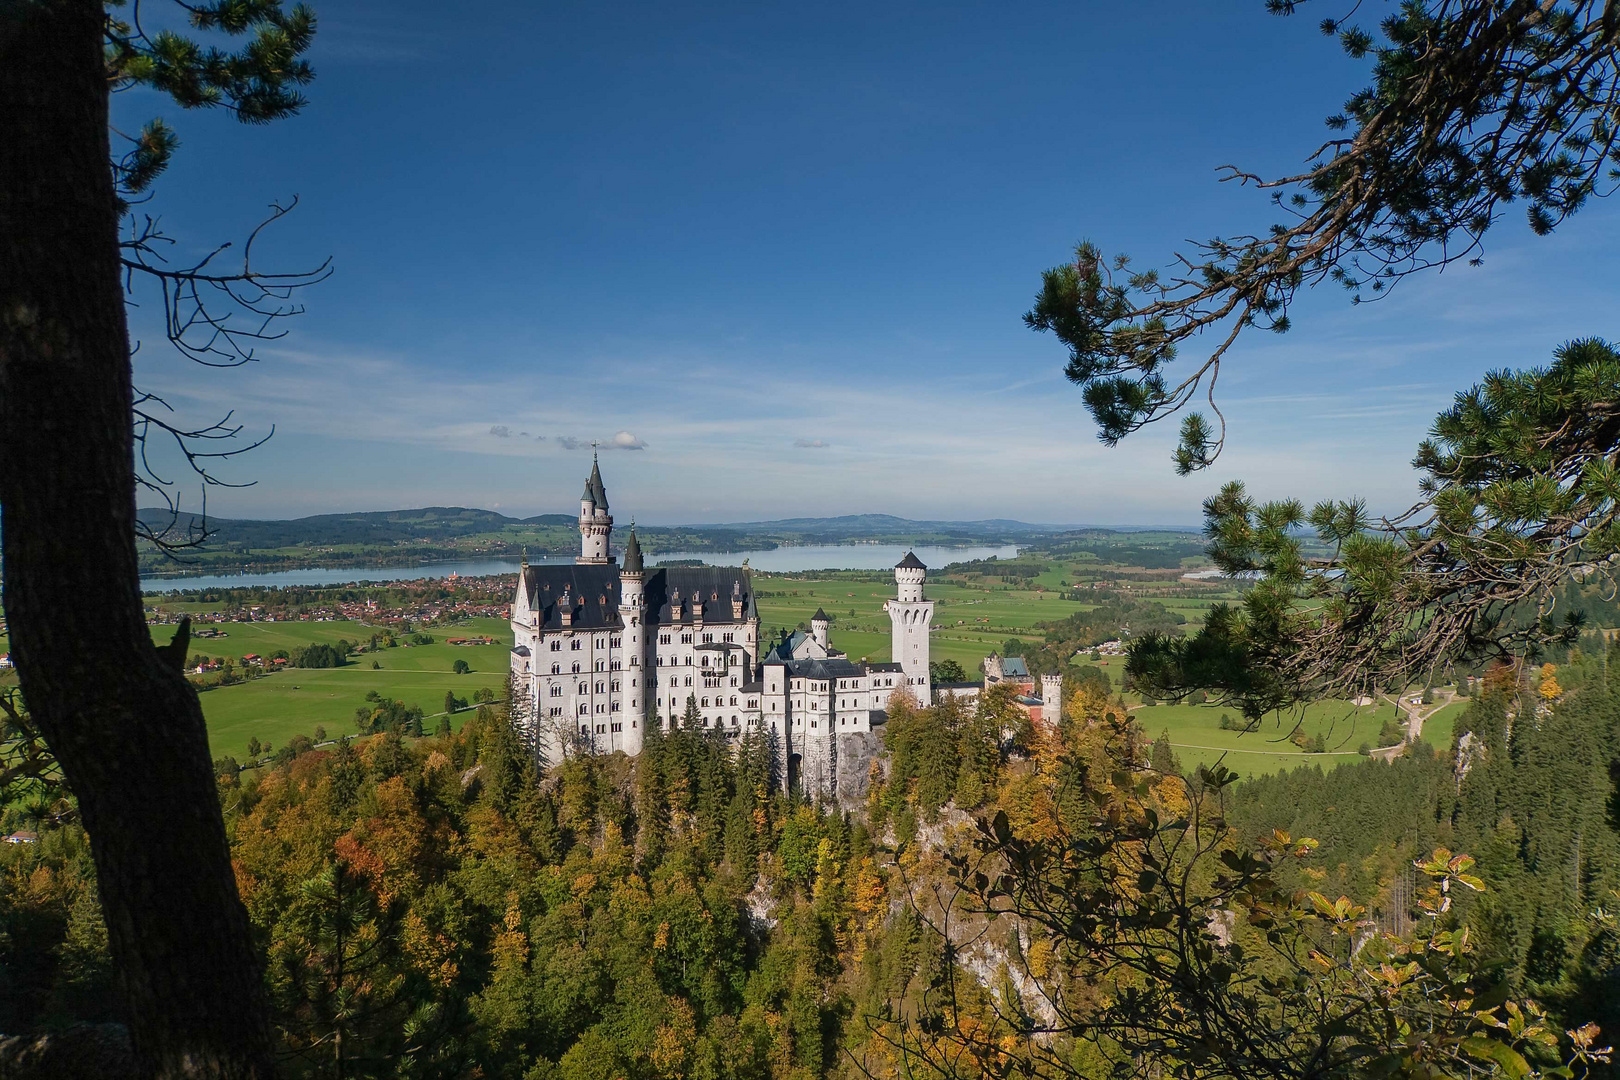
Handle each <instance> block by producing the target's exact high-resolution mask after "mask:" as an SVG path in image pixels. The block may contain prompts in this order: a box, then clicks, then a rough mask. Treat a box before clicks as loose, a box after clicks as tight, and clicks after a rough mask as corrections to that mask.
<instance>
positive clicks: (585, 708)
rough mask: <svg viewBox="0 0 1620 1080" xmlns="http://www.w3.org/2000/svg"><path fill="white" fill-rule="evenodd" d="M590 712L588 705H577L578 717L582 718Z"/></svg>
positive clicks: (581, 703) (582, 703)
mask: <svg viewBox="0 0 1620 1080" xmlns="http://www.w3.org/2000/svg"><path fill="white" fill-rule="evenodd" d="M590 711H591V707H590V706H589V705H587V704H585V703H584V702H583V701H582V702H580V703H579V715H581V716H584V715H585V714H586V713H588V712H590Z"/></svg>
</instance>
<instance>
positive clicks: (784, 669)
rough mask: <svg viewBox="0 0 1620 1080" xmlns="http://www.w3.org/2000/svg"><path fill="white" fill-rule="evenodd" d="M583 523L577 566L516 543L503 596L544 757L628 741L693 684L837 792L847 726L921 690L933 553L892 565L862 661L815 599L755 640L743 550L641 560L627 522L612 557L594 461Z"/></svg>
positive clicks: (704, 707)
mask: <svg viewBox="0 0 1620 1080" xmlns="http://www.w3.org/2000/svg"><path fill="white" fill-rule="evenodd" d="M579 535H580V553H579V556H578V558H576V559H575V560H574V565H573V566H530V565H529V564H528V560H526V559H525V560H524V564H523V569H522V572H521V573H520V574H519V577H518V584H517V592H516V595H515V596H514V597H513V600H512V636H513V645H512V675H513V677H514V680H515V682H516V684H517V685H518V686H519V687H523V688H526V689H527V690H528V694H529V701H528V706H529V716H528V717H526V718H524V722H525V723H527V724H529V725H532V733H533V735H534V737H535V739H536V741H537V744H538V746H539V749H540V750H541V752H542V753H544V754H545V756H546V759H547V760H548V761H552V762H556V761H560V760H562V759H563V758H564V757H565V756H569V755H572V754H575V753H611V752H613V751H615V750H622V751H624V752H625V753H627V754H638V753H640V752H641V746H642V739H643V736H644V734H645V731H646V725H648V724H659V725H662V726H663V727H665V728H666V729H667V728H672V727H674V726H676V725H677V724H679V723H680V721H681V717H682V716H683V715H684V713H685V712H686V705H687V700H688V699H689V698H690V699H695V700H696V702H697V707H698V711H699V712H700V713H701V714H702V716H703V725H704V727H706V728H711V729H719V730H721V731H724V732H725V733H726V735H727V737H729V738H733V739H735V738H739V737H741V736H742V735H743V734H744V733H746V732H761V733H765V734H767V735H768V736H769V737H770V739H771V741H772V743H773V744H774V745H775V747H776V752H777V757H778V762H779V764H780V766H781V775H782V777H783V781H784V783H788V784H791V783H794V782H795V781H797V782H800V783H802V784H803V786H804V788H805V789H806V790H816V791H823V792H833V791H836V790H837V787H838V765H839V760H840V756H841V753H840V743H841V742H847V740H844V739H843V738H842V737H844V736H850V735H861V734H867V733H870V732H871V730H872V727H873V725H874V724H881V723H882V722H883V720H884V718H885V716H886V715H887V710H888V707H889V699H890V697H891V696H893V695H894V694H895V693H896V692H898V691H906V692H909V693H910V694H911V696H912V697H913V698H915V699H916V700H917V701H919V702H922V703H924V704H927V703H928V702H929V700H930V698H931V696H932V695H931V689H932V688H931V686H930V683H929V678H928V632H929V625H930V623H931V622H932V621H933V617H934V605H933V603H932V602H931V601H929V600H928V599H926V598H925V597H924V595H923V583H924V580H925V579H926V577H927V569H928V568H927V567H925V566H924V565H923V564H922V562H921V561H919V560H918V559H917V557H916V556H915V555H913V554H909V553H908V554H907V555H906V557H905V558H904V559H902V560H901V561H900V564H899V565H898V566H896V567H895V568H894V578H895V582H896V585H897V595H896V596H895V598H894V599H893V600H890V601H888V602H887V604H886V606H887V608H888V611H889V619H890V621H891V622H892V623H893V639H892V640H893V650H892V655H893V657H894V661H895V662H894V663H887V664H867V663H854V662H852V661H850V660H849V658H848V657H846V656H845V655H844V654H843V653H841V652H839V651H838V650H837V649H834V648H833V647H832V644H831V643H830V642H829V641H828V637H827V630H828V625H829V620H828V619H827V616H826V614H825V613H824V612H822V611H819V610H818V611H817V612H816V614H815V617H814V618H813V619H811V621H810V633H809V634H805V633H802V632H797V633H793V634H790V635H786V636H784V637H783V638H782V639H781V640H777V641H771V642H765V641H763V640H762V639H761V637H760V626H759V611H758V609H757V608H756V607H755V604H754V588H753V580H752V577H751V575H750V573H749V571H748V568H747V567H746V566H744V567H740V568H734V567H708V566H698V567H685V566H669V567H659V566H655V567H653V568H652V569H650V570H649V569H648V568H647V567H646V564H645V563H644V561H643V559H642V554H641V545H640V543H639V542H638V541H637V540H636V533H635V529H634V527H632V528H631V530H630V536H629V538H628V540H627V541H626V543H625V545H624V553H623V561H622V563H616V562H615V561H614V559H613V548H612V538H613V517H612V516H611V515H610V514H609V513H608V500H607V491H606V489H605V488H604V487H603V486H602V472H601V467H600V466H599V465H598V464H597V463H595V462H593V463H592V465H591V476H590V479H589V480H587V481H586V483H585V493H584V494H583V495H582V496H580V503H579Z"/></svg>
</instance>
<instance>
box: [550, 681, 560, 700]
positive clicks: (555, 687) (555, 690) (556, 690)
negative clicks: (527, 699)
mask: <svg viewBox="0 0 1620 1080" xmlns="http://www.w3.org/2000/svg"><path fill="white" fill-rule="evenodd" d="M551 696H552V697H562V686H561V685H559V684H556V683H553V684H552V687H551Z"/></svg>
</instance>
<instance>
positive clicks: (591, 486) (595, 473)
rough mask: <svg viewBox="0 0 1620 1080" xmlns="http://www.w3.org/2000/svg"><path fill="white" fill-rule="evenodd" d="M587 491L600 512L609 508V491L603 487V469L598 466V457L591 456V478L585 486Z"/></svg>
mask: <svg viewBox="0 0 1620 1080" xmlns="http://www.w3.org/2000/svg"><path fill="white" fill-rule="evenodd" d="M585 490H586V491H589V492H590V493H591V501H592V502H594V503H595V504H596V508H597V509H598V510H606V509H607V508H608V501H607V489H606V488H604V487H603V486H602V467H601V466H600V465H599V464H597V461H596V455H595V454H592V455H591V478H590V480H589V481H588V482H587V483H586V485H585Z"/></svg>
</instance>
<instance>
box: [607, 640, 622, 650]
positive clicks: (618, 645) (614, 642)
mask: <svg viewBox="0 0 1620 1080" xmlns="http://www.w3.org/2000/svg"><path fill="white" fill-rule="evenodd" d="M608 646H609V647H610V648H614V649H617V648H621V647H622V646H621V642H620V639H619V638H609V639H608Z"/></svg>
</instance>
